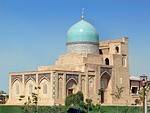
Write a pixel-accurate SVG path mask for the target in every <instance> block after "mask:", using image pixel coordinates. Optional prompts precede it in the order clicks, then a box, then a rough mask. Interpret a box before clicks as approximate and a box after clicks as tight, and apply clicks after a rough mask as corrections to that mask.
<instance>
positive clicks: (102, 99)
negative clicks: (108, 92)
mask: <svg viewBox="0 0 150 113" xmlns="http://www.w3.org/2000/svg"><path fill="white" fill-rule="evenodd" d="M103 103H104V91H102V92H101V104H103Z"/></svg>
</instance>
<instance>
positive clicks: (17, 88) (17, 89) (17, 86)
mask: <svg viewBox="0 0 150 113" xmlns="http://www.w3.org/2000/svg"><path fill="white" fill-rule="evenodd" d="M16 94H17V95H19V84H16Z"/></svg>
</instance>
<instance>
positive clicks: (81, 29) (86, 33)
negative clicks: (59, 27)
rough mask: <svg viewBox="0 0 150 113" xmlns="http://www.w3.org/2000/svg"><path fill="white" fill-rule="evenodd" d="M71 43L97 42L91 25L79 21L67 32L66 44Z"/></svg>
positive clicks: (96, 36) (97, 38)
mask: <svg viewBox="0 0 150 113" xmlns="http://www.w3.org/2000/svg"><path fill="white" fill-rule="evenodd" d="M73 42H75V43H76V42H94V43H98V42H99V36H98V33H97V32H96V30H95V28H94V27H93V25H91V24H90V23H89V22H87V21H85V20H83V19H82V20H80V21H79V22H77V23H76V24H74V25H73V26H71V28H70V29H69V30H68V32H67V43H73Z"/></svg>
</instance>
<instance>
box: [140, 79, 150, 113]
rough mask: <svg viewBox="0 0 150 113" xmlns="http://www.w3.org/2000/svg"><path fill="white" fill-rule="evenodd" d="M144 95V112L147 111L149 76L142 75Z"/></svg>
mask: <svg viewBox="0 0 150 113" xmlns="http://www.w3.org/2000/svg"><path fill="white" fill-rule="evenodd" d="M141 83H142V84H141V85H142V88H143V89H142V90H143V93H142V97H143V113H147V87H148V85H147V76H141Z"/></svg>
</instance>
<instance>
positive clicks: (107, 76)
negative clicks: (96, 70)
mask: <svg viewBox="0 0 150 113" xmlns="http://www.w3.org/2000/svg"><path fill="white" fill-rule="evenodd" d="M109 81H110V74H109V73H107V72H104V73H102V75H101V80H100V83H101V84H100V86H101V90H102V92H101V103H104V102H105V95H106V93H107V92H106V91H107V88H108V84H109Z"/></svg>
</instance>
